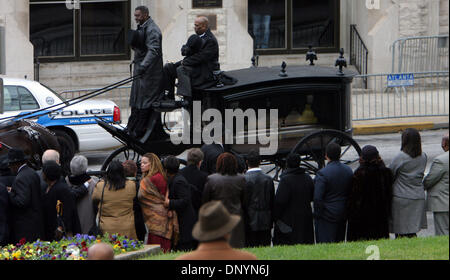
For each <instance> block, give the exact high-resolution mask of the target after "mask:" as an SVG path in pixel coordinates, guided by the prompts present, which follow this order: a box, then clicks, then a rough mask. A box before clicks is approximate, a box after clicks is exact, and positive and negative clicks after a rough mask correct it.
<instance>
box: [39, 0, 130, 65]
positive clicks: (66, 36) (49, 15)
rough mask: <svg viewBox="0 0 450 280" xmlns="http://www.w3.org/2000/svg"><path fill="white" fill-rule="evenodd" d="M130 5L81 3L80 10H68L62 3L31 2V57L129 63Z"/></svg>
mask: <svg viewBox="0 0 450 280" xmlns="http://www.w3.org/2000/svg"><path fill="white" fill-rule="evenodd" d="M72 3H73V2H72ZM129 5H130V4H129V1H128V0H109V1H103V0H102V1H96V0H81V1H80V6H79V9H69V7H70V6H69V7H68V6H67V5H66V1H65V0H57V1H42V0H31V1H30V40H31V42H32V44H33V46H34V57H35V58H39V60H40V61H43V62H46V61H47V62H52V61H54V62H56V61H86V60H112V59H129V57H130V52H129V47H128V46H127V44H126V34H127V32H126V31H127V30H128V29H129V28H130V16H129V15H130V6H129ZM72 7H75V6H74V5H72Z"/></svg>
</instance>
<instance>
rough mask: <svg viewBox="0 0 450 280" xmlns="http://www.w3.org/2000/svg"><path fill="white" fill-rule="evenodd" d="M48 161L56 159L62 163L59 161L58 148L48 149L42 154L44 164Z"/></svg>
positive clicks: (58, 162)
mask: <svg viewBox="0 0 450 280" xmlns="http://www.w3.org/2000/svg"><path fill="white" fill-rule="evenodd" d="M47 161H56V163H57V164H59V165H61V163H60V161H59V152H58V151H56V150H46V151H45V152H44V153H43V154H42V164H44V163H46V162H47Z"/></svg>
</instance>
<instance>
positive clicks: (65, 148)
mask: <svg viewBox="0 0 450 280" xmlns="http://www.w3.org/2000/svg"><path fill="white" fill-rule="evenodd" d="M53 132H54V133H55V134H56V138H58V143H59V145H60V146H61V164H62V165H63V168H64V169H67V168H68V166H69V164H70V160H72V158H73V156H74V155H75V150H76V147H75V142H74V141H73V139H72V137H70V135H69V134H68V133H67V132H65V131H63V130H59V129H55V130H53ZM66 165H67V166H66ZM65 171H67V170H65Z"/></svg>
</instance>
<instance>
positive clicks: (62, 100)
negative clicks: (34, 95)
mask: <svg viewBox="0 0 450 280" xmlns="http://www.w3.org/2000/svg"><path fill="white" fill-rule="evenodd" d="M40 84H41V86H43V87H45V88H46V89H48V90H49V91H51V92H52V93H53V94H54V95H56V97H58V98H59V99H60V100H61V102H64V103H66V102H67V100H66V99H65V98H64V97H62V96H61V95H60V94H59V93H57V92H56V91H54V90H53V89H51V88H49V87H48V86H46V85H44V84H43V83H40Z"/></svg>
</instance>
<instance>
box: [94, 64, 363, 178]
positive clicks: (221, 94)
mask: <svg viewBox="0 0 450 280" xmlns="http://www.w3.org/2000/svg"><path fill="white" fill-rule="evenodd" d="M285 67H286V66H285V65H283V66H282V69H281V71H280V68H279V67H251V68H247V69H241V70H236V71H230V72H227V73H226V75H227V76H229V77H232V78H234V79H235V80H237V83H235V84H233V85H225V86H224V85H220V86H213V87H210V88H207V89H193V96H192V99H191V100H189V101H188V102H182V101H177V102H172V105H170V101H167V102H166V101H162V102H160V103H157V104H154V108H153V109H154V113H153V116H152V118H151V120H150V122H149V126H148V127H149V129H148V131H147V134H146V135H145V136H144V137H143V138H142V139H134V138H132V137H130V136H129V135H128V134H127V133H125V132H124V130H122V129H119V128H117V127H114V126H112V125H110V124H108V123H106V122H103V121H102V120H98V124H99V125H100V126H102V127H103V128H104V129H106V130H107V131H108V132H109V133H110V134H111V135H112V136H113V137H115V138H117V139H118V140H119V141H120V142H122V143H123V147H121V148H119V149H117V150H116V151H114V152H113V153H112V154H111V155H110V156H109V157H108V158H107V159H106V160H105V162H104V164H103V167H102V169H103V170H105V169H106V168H107V166H108V164H109V163H110V162H111V161H112V160H114V159H120V160H125V159H132V160H135V161H139V160H140V157H141V156H142V155H143V154H144V153H147V152H153V153H155V154H157V155H158V156H160V157H165V156H168V155H175V156H176V155H179V154H181V153H182V152H183V151H185V150H186V149H188V148H192V147H200V146H202V144H205V143H204V142H203V141H199V139H205V138H208V137H209V139H211V138H214V137H216V138H215V139H216V140H218V141H219V142H220V143H222V144H224V149H225V150H226V151H230V152H232V153H234V154H236V155H239V156H242V157H245V155H246V154H247V153H248V152H249V151H250V150H252V149H259V150H260V151H263V150H264V149H265V150H266V151H269V150H270V152H266V153H261V158H262V160H263V163H262V164H268V165H272V164H273V168H272V169H271V170H270V172H272V171H274V170H275V171H276V172H275V176H274V179H275V180H276V179H277V178H278V174H279V171H280V170H281V169H282V168H283V167H284V164H285V159H286V157H287V155H288V154H289V153H298V154H300V155H301V159H302V161H301V166H302V167H304V168H306V169H307V170H308V172H310V173H312V174H314V173H315V172H316V171H317V170H318V169H320V168H322V167H323V166H324V165H325V149H326V146H327V144H328V143H330V142H333V141H334V142H336V143H338V144H339V145H341V146H342V147H343V149H342V157H341V161H343V162H344V163H346V164H348V165H356V163H357V161H358V159H359V155H360V152H361V149H360V147H359V146H358V144H357V143H356V142H355V141H354V140H353V139H352V131H353V130H352V122H351V104H350V102H351V83H352V80H353V76H354V74H353V73H352V72H350V71H338V70H337V69H336V68H330V67H319V66H292V67H288V68H285ZM164 102H166V103H167V104H169V105H167V104H165V103H164ZM180 107H182V108H183V111H184V113H183V114H182V116H183V119H182V121H181V122H182V125H181V126H179V128H182V129H183V133H184V136H183V140H182V141H181V139H180V137H179V135H178V132H177V131H171V130H170V129H169V128H168V125H167V123H166V121H165V120H166V118H165V116H166V114H167V113H168V112H171V111H174V110H175V109H177V108H178V109H179V108H180ZM273 114H276V115H275V116H274V115H273ZM230 115H231V117H230ZM269 115H270V118H269V117H268V116H269ZM269 119H270V120H269ZM227 121H229V122H228V123H227ZM255 122H256V124H255ZM274 122H275V125H274ZM214 129H217V130H216V131H215V132H216V133H214V135H213V133H212V131H213V130H214ZM217 132H220V133H221V135H224V137H220V136H219V137H217V134H220V133H217ZM199 133H200V134H201V136H200V134H199ZM205 133H206V137H205ZM174 134H175V135H174ZM174 139H175V141H174ZM255 139H257V140H256V141H255ZM263 140H264V141H263ZM269 142H276V143H275V144H274V143H269ZM271 145H272V146H271ZM270 146H271V147H270ZM273 146H276V147H275V148H274V147H273ZM352 167H356V166H352Z"/></svg>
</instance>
